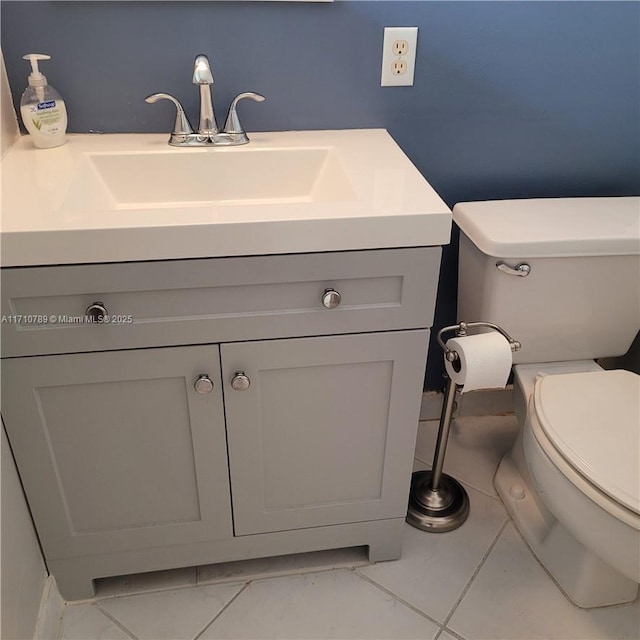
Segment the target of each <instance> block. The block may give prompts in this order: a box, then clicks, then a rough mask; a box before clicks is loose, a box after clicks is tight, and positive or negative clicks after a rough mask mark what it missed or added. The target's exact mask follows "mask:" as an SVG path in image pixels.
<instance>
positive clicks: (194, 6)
mask: <svg viewBox="0 0 640 640" xmlns="http://www.w3.org/2000/svg"><path fill="white" fill-rule="evenodd" d="M0 10H1V11H2V23H1V24H2V49H3V52H4V57H5V63H6V66H7V72H8V75H9V81H10V84H11V87H12V90H13V94H14V100H16V102H17V101H18V100H19V97H20V94H21V92H22V91H23V89H24V86H25V83H26V76H27V73H28V65H27V63H26V62H25V61H23V60H21V56H22V55H23V54H25V53H28V52H32V51H35V52H41V53H49V54H51V55H52V56H53V60H52V61H51V62H49V63H45V65H44V66H43V69H44V72H45V74H46V75H47V77H48V78H49V81H50V82H51V84H53V85H54V86H55V87H56V88H57V89H58V90H59V91H60V92H61V93H62V95H63V96H64V97H65V99H66V101H67V104H68V109H69V130H70V131H75V132H83V131H88V130H90V129H91V130H99V131H104V132H119V131H162V132H168V131H169V129H170V126H171V124H172V114H171V109H170V106H169V105H168V104H167V105H147V104H145V103H144V102H143V98H144V96H146V95H148V94H150V93H153V92H156V91H166V92H169V93H173V94H175V95H176V96H177V97H179V98H180V99H181V100H182V101H183V104H184V105H185V108H186V109H187V111H188V113H189V114H190V115H191V118H192V121H193V120H196V118H197V116H196V115H195V114H196V111H197V91H196V89H195V87H194V86H193V85H192V84H191V70H192V64H193V58H194V56H195V55H196V54H197V53H206V54H208V55H209V58H210V60H211V61H212V65H213V70H214V77H215V80H216V84H215V85H214V100H215V102H216V108H217V111H218V119H219V120H221V119H222V118H223V117H224V114H225V110H226V108H227V105H228V103H229V101H230V99H231V98H232V97H233V95H235V94H236V93H239V92H240V91H245V90H253V91H258V92H260V93H263V94H264V95H266V96H267V98H268V100H267V102H265V103H263V104H260V105H257V104H246V103H245V104H244V105H243V107H242V112H243V113H242V115H243V121H244V123H245V126H246V128H247V129H248V130H249V131H251V130H279V129H309V128H321V129H322V128H324V129H326V128H352V127H384V128H386V129H388V130H389V132H390V133H391V134H392V135H393V137H394V138H395V139H396V140H397V142H398V143H399V144H400V145H401V146H402V148H403V149H404V150H405V152H406V153H407V155H408V156H409V157H410V158H411V159H412V160H413V162H414V163H415V164H416V166H417V167H418V168H419V169H420V170H421V171H422V172H423V173H424V175H425V176H426V177H427V178H428V179H429V181H430V182H431V184H432V185H433V186H434V187H435V188H436V189H437V191H438V192H439V193H440V194H441V195H442V197H443V198H444V199H445V200H446V201H447V202H448V203H449V204H450V205H453V204H454V203H455V202H458V201H461V200H479V199H501V198H513V197H544V196H549V197H552V196H557V197H561V196H591V195H630V194H638V193H640V144H639V140H640V106H639V104H640V84H639V82H640V81H639V78H640V27H639V25H640V4H639V3H637V2H453V1H451V2H415V1H414V2H403V1H399V0H393V1H389V2H378V1H358V2H356V1H351V2H345V1H338V2H334V3H333V4H313V3H310V4H296V3H245V2H185V1H182V2H171V1H168V2H38V1H35V2H20V1H18V2H13V1H11V0H3V2H2V3H1V4H0ZM385 25H387V26H404V25H407V26H418V27H420V33H419V42H418V52H417V63H416V77H415V86H414V87H406V88H386V87H380V86H379V85H380V58H381V44H382V29H383V27H384V26H385ZM455 252H456V242H455V238H454V242H453V243H452V245H451V247H449V248H448V250H447V251H446V252H445V259H444V263H443V277H442V282H441V291H440V295H439V303H438V310H437V324H438V325H443V324H446V323H449V322H451V321H453V320H454V318H455V283H456V277H457V274H456V259H455ZM433 360H434V362H433V363H432V365H431V366H430V367H429V372H428V375H427V387H429V388H437V387H439V386H441V378H440V375H441V368H440V367H439V366H438V365H439V362H438V360H439V359H437V358H434V359H433Z"/></svg>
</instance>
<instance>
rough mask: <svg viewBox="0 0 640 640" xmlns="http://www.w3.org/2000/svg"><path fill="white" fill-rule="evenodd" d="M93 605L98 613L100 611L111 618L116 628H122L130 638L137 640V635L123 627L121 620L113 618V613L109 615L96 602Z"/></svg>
mask: <svg viewBox="0 0 640 640" xmlns="http://www.w3.org/2000/svg"><path fill="white" fill-rule="evenodd" d="M93 606H94V607H95V608H96V609H97V610H98V611H99V612H100V613H102V614H103V615H104V616H105V617H106V618H108V619H109V620H111V622H113V623H114V624H115V625H116V626H117V627H118V628H120V629H122V631H124V632H125V633H126V634H127V635H128V636H129V637H130V638H132V640H139V638H138V636H136V634H135V633H133V631H130V630H129V629H127V627H125V626H124V625H123V624H122V622H120V620H118V619H117V618H114V617H113V615H111V614H110V613H109V612H108V611H105V610H104V609H103V608H102V607H100V605H99V604H98V603H97V602H96V603H95V604H94V605H93Z"/></svg>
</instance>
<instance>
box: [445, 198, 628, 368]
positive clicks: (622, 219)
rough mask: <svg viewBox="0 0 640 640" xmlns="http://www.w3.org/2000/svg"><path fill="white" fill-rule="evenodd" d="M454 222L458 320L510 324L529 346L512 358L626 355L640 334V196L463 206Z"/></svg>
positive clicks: (455, 213)
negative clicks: (513, 270) (456, 229)
mask: <svg viewBox="0 0 640 640" xmlns="http://www.w3.org/2000/svg"><path fill="white" fill-rule="evenodd" d="M453 220H454V222H455V223H456V224H457V225H458V227H460V230H461V233H460V258H459V276H458V283H459V284H458V320H463V321H466V322H471V321H477V320H483V321H488V322H494V323H496V324H498V325H500V326H501V327H503V328H504V329H505V330H506V331H507V332H508V333H509V334H510V335H511V336H512V337H513V338H515V339H516V340H519V341H520V342H521V343H522V349H521V350H520V351H518V352H516V353H515V354H514V358H513V359H514V363H526V362H559V361H565V360H582V359H588V358H600V357H605V356H617V355H622V354H624V353H626V351H627V350H628V349H629V346H630V345H631V343H632V341H633V339H634V338H635V336H636V334H637V333H638V330H640V197H620V198H561V199H533V200H502V201H493V202H492V201H487V202H463V203H459V204H457V205H456V206H455V207H454V209H453ZM501 263H504V264H503V266H502V267H501V268H502V269H505V268H508V267H512V268H515V267H516V266H517V265H519V264H526V265H528V266H529V267H530V272H529V273H528V275H526V276H525V277H521V276H518V275H513V274H510V273H505V272H504V271H502V270H500V269H499V268H498V265H500V264H501ZM521 269H522V268H521ZM524 270H526V268H524Z"/></svg>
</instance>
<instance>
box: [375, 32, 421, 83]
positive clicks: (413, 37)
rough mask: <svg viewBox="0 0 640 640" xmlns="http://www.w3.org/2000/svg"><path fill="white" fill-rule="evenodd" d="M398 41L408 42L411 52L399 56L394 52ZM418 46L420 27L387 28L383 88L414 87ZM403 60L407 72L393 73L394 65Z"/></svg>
mask: <svg viewBox="0 0 640 640" xmlns="http://www.w3.org/2000/svg"><path fill="white" fill-rule="evenodd" d="M396 40H406V41H407V43H408V44H409V50H408V51H407V53H406V55H403V56H398V55H396V54H395V53H394V52H393V43H394V42H395V41H396ZM417 46H418V27H385V28H384V38H383V42H382V74H381V77H380V86H381V87H412V86H413V75H414V71H415V67H416V49H417ZM396 60H403V61H404V62H405V63H406V64H407V70H406V72H405V73H403V74H401V75H397V74H395V73H393V63H394V61H396Z"/></svg>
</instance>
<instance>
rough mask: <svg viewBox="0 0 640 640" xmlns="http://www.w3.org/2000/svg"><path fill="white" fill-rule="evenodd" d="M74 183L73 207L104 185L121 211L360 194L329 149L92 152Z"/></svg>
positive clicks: (313, 199) (70, 203)
mask: <svg viewBox="0 0 640 640" xmlns="http://www.w3.org/2000/svg"><path fill="white" fill-rule="evenodd" d="M75 184H76V185H78V186H79V185H82V188H78V189H74V188H73V186H72V188H71V189H70V198H69V200H68V201H67V205H68V206H71V207H73V208H76V207H78V206H82V205H83V203H85V202H86V199H87V198H91V197H95V196H97V195H99V192H100V191H102V190H104V189H105V188H106V190H107V191H108V196H109V197H110V198H111V199H112V201H113V207H114V208H118V209H140V208H148V207H151V206H153V207H175V206H181V205H191V206H197V205H207V204H262V203H268V202H271V203H278V202H280V203H291V202H331V201H338V200H353V199H354V197H355V194H354V192H353V189H352V187H351V185H350V182H349V179H348V178H347V176H346V174H345V172H344V170H343V169H342V167H341V166H340V162H339V160H338V158H337V157H336V152H335V150H332V149H330V148H329V149H328V148H324V149H323V148H316V149H255V150H254V149H251V150H245V149H242V150H239V151H237V150H219V149H216V150H215V151H214V152H213V153H211V152H209V151H208V150H204V151H199V150H196V151H195V152H194V150H189V151H187V152H186V153H185V152H180V151H176V150H173V149H168V150H166V151H162V152H159V153H127V154H122V153H105V154H89V155H88V156H87V158H86V163H85V166H84V167H82V169H81V170H80V171H79V173H78V176H77V177H76V180H75ZM92 191H93V193H92ZM76 196H80V199H79V201H77V202H76V201H74V198H75V197H76Z"/></svg>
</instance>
